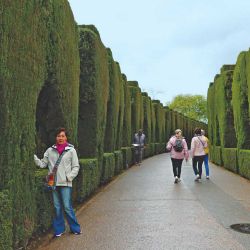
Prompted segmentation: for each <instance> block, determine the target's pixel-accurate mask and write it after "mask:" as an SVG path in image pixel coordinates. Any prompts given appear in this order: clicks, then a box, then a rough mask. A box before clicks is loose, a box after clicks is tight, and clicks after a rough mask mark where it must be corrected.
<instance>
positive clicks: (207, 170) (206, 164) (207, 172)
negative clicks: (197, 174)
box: [204, 154, 209, 177]
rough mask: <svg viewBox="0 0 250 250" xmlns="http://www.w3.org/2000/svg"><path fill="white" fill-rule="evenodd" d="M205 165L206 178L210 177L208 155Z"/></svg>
mask: <svg viewBox="0 0 250 250" xmlns="http://www.w3.org/2000/svg"><path fill="white" fill-rule="evenodd" d="M204 164H205V169H206V176H207V177H209V165H208V154H206V155H205V158H204Z"/></svg>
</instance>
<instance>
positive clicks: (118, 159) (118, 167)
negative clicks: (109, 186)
mask: <svg viewBox="0 0 250 250" xmlns="http://www.w3.org/2000/svg"><path fill="white" fill-rule="evenodd" d="M114 155H115V175H117V174H120V173H121V172H122V170H123V154H122V151H121V150H118V151H115V152H114Z"/></svg>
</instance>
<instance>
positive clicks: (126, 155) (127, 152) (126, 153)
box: [121, 147, 133, 169]
mask: <svg viewBox="0 0 250 250" xmlns="http://www.w3.org/2000/svg"><path fill="white" fill-rule="evenodd" d="M121 151H122V158H123V169H127V168H129V167H130V166H131V165H132V163H133V162H132V159H133V156H132V149H131V147H122V148H121Z"/></svg>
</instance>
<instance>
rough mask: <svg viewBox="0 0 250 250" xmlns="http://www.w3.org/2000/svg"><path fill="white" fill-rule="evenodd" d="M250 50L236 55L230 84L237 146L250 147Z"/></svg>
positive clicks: (241, 147)
mask: <svg viewBox="0 0 250 250" xmlns="http://www.w3.org/2000/svg"><path fill="white" fill-rule="evenodd" d="M249 55H250V52H249V51H248V52H241V53H240V55H239V56H238V59H237V62H236V65H235V70H234V75H233V84H232V92H233V94H232V103H233V113H234V124H235V131H236V137H237V147H238V148H240V149H250V133H248V131H250V124H249V98H250V97H249V83H250V78H249V77H250V76H249V66H250V64H249V59H250V57H249Z"/></svg>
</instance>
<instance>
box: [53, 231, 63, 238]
mask: <svg viewBox="0 0 250 250" xmlns="http://www.w3.org/2000/svg"><path fill="white" fill-rule="evenodd" d="M63 234H64V232H63V233H60V234H55V235H54V237H61V236H62V235H63Z"/></svg>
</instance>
